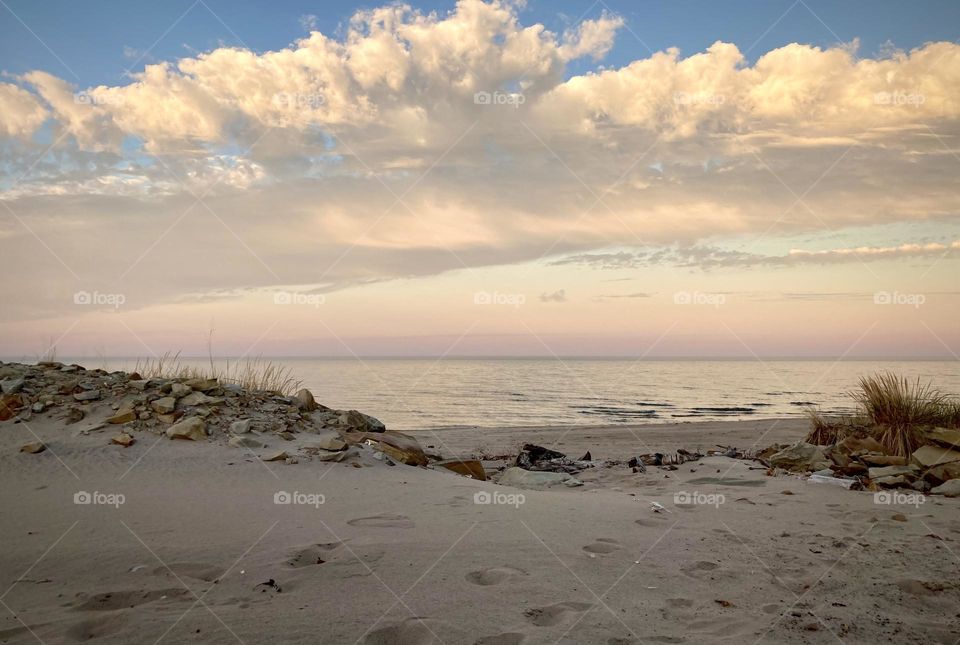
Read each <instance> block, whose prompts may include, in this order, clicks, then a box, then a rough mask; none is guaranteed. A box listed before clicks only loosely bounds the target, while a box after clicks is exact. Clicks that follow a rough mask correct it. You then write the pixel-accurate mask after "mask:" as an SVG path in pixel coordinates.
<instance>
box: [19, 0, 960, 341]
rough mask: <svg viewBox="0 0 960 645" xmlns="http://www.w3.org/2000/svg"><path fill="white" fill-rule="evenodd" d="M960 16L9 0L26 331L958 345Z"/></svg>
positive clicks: (504, 2)
mask: <svg viewBox="0 0 960 645" xmlns="http://www.w3.org/2000/svg"><path fill="white" fill-rule="evenodd" d="M957 25H960V5H958V4H957V3H956V2H932V1H931V2H925V3H923V5H922V6H921V5H918V4H908V3H900V2H853V1H851V2H843V3H834V2H815V1H812V0H793V1H784V2H781V1H772V0H771V1H766V2H758V1H752V2H725V3H708V2H683V1H673V2H635V1H634V2H627V1H623V2H617V1H615V0H597V1H596V2H592V3H591V2H574V1H572V0H571V1H559V2H558V1H554V2H545V1H538V0H529V1H527V2H518V1H508V0H499V1H496V0H491V1H487V2H483V1H481V0H461V1H460V2H420V3H410V4H400V3H393V4H386V3H378V2H373V3H368V4H366V3H365V4H359V3H350V2H341V1H339V0H337V1H327V2H322V3H321V2H312V3H311V2H271V3H267V2H251V1H233V2H226V1H222V2H221V1H218V0H195V1H192V2H191V1H183V2H175V1H171V2H165V3H140V2H131V3H123V4H122V5H117V3H111V2H105V1H104V2H90V3H84V4H82V5H81V4H78V3H67V2H44V3H37V2H27V1H23V0H2V2H0V257H2V258H3V262H2V266H3V268H4V269H5V274H6V275H5V278H6V279H5V280H3V281H0V300H2V302H3V303H4V305H3V307H2V308H0V356H6V357H12V358H26V357H36V356H39V355H42V354H44V353H47V352H49V351H50V348H51V347H55V348H56V352H57V354H59V355H61V356H145V357H146V356H157V355H162V354H163V353H165V352H177V351H179V352H181V353H182V354H184V355H204V354H206V353H207V352H208V351H210V350H209V348H210V347H212V348H213V352H214V353H215V354H217V355H221V356H241V355H243V356H252V355H265V356H353V355H356V356H631V357H643V358H662V357H690V358H693V357H737V358H756V357H810V358H813V357H831V358H839V359H848V358H858V357H902V358H914V357H919V358H936V359H949V360H956V359H957V358H958V352H960V325H957V324H956V320H957V318H958V314H960V288H958V286H957V276H958V275H960V272H958V268H960V262H958V260H960V220H958V217H957V214H958V206H960V190H958V178H960V145H958V140H957V136H958V133H960V128H958V125H960V123H958V119H960V44H958V43H957V38H958V34H957ZM211 338H212V340H211Z"/></svg>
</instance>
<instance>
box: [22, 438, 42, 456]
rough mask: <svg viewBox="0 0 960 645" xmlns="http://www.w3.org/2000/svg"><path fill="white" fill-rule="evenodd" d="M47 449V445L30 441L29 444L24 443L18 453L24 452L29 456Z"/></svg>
mask: <svg viewBox="0 0 960 645" xmlns="http://www.w3.org/2000/svg"><path fill="white" fill-rule="evenodd" d="M46 449H47V445H46V444H45V443H43V442H42V441H31V442H30V443H25V444H23V445H22V446H20V452H25V453H28V454H31V455H35V454H37V453H38V452H43V451H44V450H46Z"/></svg>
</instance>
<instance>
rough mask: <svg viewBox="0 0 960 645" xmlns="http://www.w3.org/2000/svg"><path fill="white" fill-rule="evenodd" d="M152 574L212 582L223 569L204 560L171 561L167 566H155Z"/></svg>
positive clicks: (221, 573)
mask: <svg viewBox="0 0 960 645" xmlns="http://www.w3.org/2000/svg"><path fill="white" fill-rule="evenodd" d="M153 575H155V576H167V577H169V578H196V579H197V580H204V581H206V582H214V581H215V580H217V579H218V578H219V577H220V576H221V575H223V569H221V568H220V567H217V566H214V565H212V564H207V563H205V562H173V563H171V564H170V565H168V566H163V567H157V568H156V569H154V570H153Z"/></svg>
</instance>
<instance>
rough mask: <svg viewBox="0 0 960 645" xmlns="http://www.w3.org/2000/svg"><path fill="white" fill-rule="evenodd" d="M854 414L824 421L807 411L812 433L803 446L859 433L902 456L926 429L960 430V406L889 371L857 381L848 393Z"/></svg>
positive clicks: (951, 398)
mask: <svg viewBox="0 0 960 645" xmlns="http://www.w3.org/2000/svg"><path fill="white" fill-rule="evenodd" d="M850 396H851V398H853V400H854V401H855V402H856V403H857V407H858V413H857V414H856V415H848V416H841V417H837V418H830V419H828V418H826V417H824V416H823V415H821V414H820V413H819V412H816V411H810V412H809V413H808V414H809V417H810V422H811V430H810V433H809V434H808V435H807V438H806V441H807V442H809V443H814V444H817V445H830V444H834V443H837V442H838V441H842V440H843V439H844V438H845V437H846V436H849V435H850V434H854V433H857V432H858V431H859V432H862V433H864V434H868V435H871V436H873V438H875V439H876V440H877V441H879V442H880V443H881V444H882V445H883V447H884V448H885V449H886V450H887V451H888V452H889V453H890V454H892V455H899V456H901V457H907V456H909V455H911V454H913V452H914V450H916V449H917V448H919V447H920V446H921V445H922V444H923V443H924V433H925V432H926V431H927V430H928V429H929V428H956V427H960V401H958V400H957V398H956V397H955V396H953V395H950V394H946V393H944V392H942V391H941V390H939V389H937V388H935V387H933V385H932V384H931V383H928V382H923V381H921V380H920V379H919V378H918V379H917V380H915V381H911V380H909V379H907V378H906V377H904V376H901V375H898V374H896V373H894V372H880V373H878V374H874V375H870V376H863V377H861V378H860V388H859V390H857V391H854V392H851V393H850Z"/></svg>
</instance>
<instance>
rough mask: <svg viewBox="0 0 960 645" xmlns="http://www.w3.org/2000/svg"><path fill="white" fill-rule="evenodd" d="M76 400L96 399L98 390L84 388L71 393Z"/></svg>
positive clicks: (98, 395)
mask: <svg viewBox="0 0 960 645" xmlns="http://www.w3.org/2000/svg"><path fill="white" fill-rule="evenodd" d="M73 398H74V399H76V400H77V401H96V400H97V399H99V398H100V390H84V391H83V392H77V393H76V394H74V395H73Z"/></svg>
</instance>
